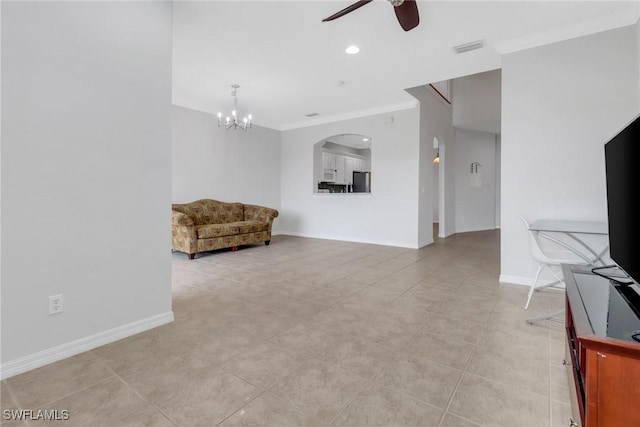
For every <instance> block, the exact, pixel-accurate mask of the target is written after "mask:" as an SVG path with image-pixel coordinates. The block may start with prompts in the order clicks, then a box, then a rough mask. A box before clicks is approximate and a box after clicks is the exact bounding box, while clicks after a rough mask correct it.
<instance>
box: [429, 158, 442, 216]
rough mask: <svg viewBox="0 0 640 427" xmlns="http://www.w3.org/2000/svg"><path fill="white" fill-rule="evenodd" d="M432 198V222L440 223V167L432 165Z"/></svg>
mask: <svg viewBox="0 0 640 427" xmlns="http://www.w3.org/2000/svg"><path fill="white" fill-rule="evenodd" d="M431 188H432V189H433V190H432V193H431V194H433V197H432V200H431V202H432V203H433V222H440V197H439V192H440V165H439V164H434V165H433V183H432V185H431Z"/></svg>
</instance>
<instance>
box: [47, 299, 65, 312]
mask: <svg viewBox="0 0 640 427" xmlns="http://www.w3.org/2000/svg"><path fill="white" fill-rule="evenodd" d="M58 313H62V294H60V295H51V296H50V297H49V314H58Z"/></svg>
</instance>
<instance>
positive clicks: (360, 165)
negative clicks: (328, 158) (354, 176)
mask: <svg viewBox="0 0 640 427" xmlns="http://www.w3.org/2000/svg"><path fill="white" fill-rule="evenodd" d="M366 166H367V161H366V160H364V159H356V158H354V159H353V170H354V171H357V172H366V171H367V168H366Z"/></svg>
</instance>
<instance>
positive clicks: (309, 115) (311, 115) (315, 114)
mask: <svg viewBox="0 0 640 427" xmlns="http://www.w3.org/2000/svg"><path fill="white" fill-rule="evenodd" d="M317 115H318V113H309V114H305V116H306V117H315V116H317Z"/></svg>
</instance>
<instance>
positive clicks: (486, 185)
mask: <svg viewBox="0 0 640 427" xmlns="http://www.w3.org/2000/svg"><path fill="white" fill-rule="evenodd" d="M455 138H456V147H457V151H456V158H455V160H454V168H455V176H456V178H455V186H456V195H455V199H456V208H455V221H456V232H457V233H464V232H467V231H478V230H493V229H494V228H495V227H496V135H494V134H492V133H487V132H478V131H472V130H465V129H456V130H455ZM472 162H477V163H479V164H480V166H479V167H478V174H477V176H478V177H479V178H480V180H481V183H480V185H481V186H480V187H475V186H472V185H471V180H470V165H471V163H472Z"/></svg>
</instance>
